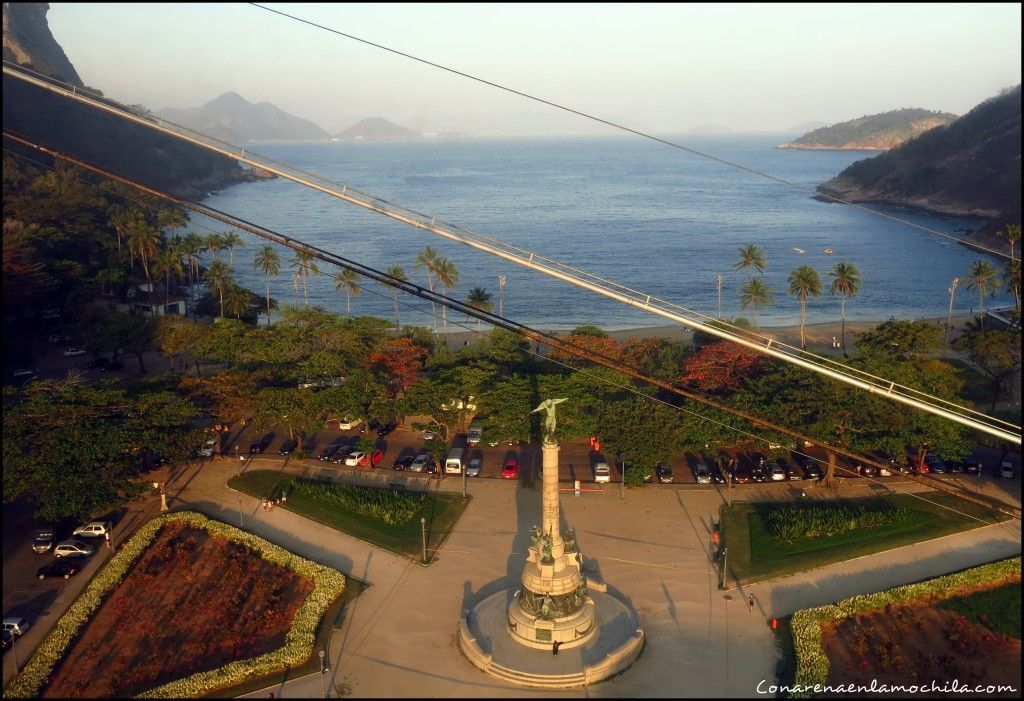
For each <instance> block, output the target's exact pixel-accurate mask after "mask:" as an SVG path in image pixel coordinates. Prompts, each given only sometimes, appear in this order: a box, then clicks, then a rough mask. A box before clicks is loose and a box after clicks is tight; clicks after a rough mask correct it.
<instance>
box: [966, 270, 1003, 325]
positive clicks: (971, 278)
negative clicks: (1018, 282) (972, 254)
mask: <svg viewBox="0 0 1024 701" xmlns="http://www.w3.org/2000/svg"><path fill="white" fill-rule="evenodd" d="M967 276H968V277H967V289H969V290H977V291H978V307H979V309H980V313H981V326H982V328H984V327H985V295H986V294H989V295H991V294H995V292H996V290H998V289H999V271H998V270H996V268H995V266H994V265H992V264H991V263H989V262H988V261H984V260H978V261H975V262H974V265H972V266H971V271H970V272H969V273H968V274H967Z"/></svg>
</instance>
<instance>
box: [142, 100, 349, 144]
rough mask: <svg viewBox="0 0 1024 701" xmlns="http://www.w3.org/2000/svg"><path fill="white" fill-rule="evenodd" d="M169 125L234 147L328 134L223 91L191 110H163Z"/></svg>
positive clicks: (270, 107) (265, 104) (269, 106)
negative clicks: (226, 142) (243, 144)
mask: <svg viewBox="0 0 1024 701" xmlns="http://www.w3.org/2000/svg"><path fill="white" fill-rule="evenodd" d="M156 115H157V116H158V117H164V118H165V119H169V120H171V121H172V122H175V123H177V124H181V125H183V126H186V127H188V128H189V129H194V130H196V131H198V132H201V133H203V134H208V135H209V136H212V137H215V138H217V139H222V140H224V141H228V142H231V143H234V144H240V143H243V142H246V141H326V140H327V139H329V138H330V135H329V134H328V133H327V132H326V131H324V130H323V129H321V128H320V127H318V126H317V125H316V124H313V122H310V121H309V120H307V119H301V118H299V117H294V116H292V115H290V114H288V113H287V112H283V111H281V110H280V109H278V108H277V107H275V106H274V105H272V104H270V103H269V102H261V103H259V104H253V103H252V102H249V101H248V100H246V99H245V98H243V97H242V96H241V95H239V94H238V93H234V92H226V93H224V94H223V95H221V96H220V97H217V98H215V99H213V100H210V101H209V102H207V103H206V104H205V105H203V106H201V107H196V108H193V109H184V110H180V109H172V108H168V109H162V110H160V111H159V112H157V113H156Z"/></svg>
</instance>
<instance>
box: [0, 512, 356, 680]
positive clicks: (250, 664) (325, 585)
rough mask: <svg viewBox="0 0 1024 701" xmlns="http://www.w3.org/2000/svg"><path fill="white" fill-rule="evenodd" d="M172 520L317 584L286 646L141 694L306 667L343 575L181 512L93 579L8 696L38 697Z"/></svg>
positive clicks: (148, 528) (138, 538) (138, 535)
mask: <svg viewBox="0 0 1024 701" xmlns="http://www.w3.org/2000/svg"><path fill="white" fill-rule="evenodd" d="M168 521H179V522H182V523H184V524H186V525H188V526H191V527H193V528H202V529H204V530H206V531H207V532H209V533H211V534H213V535H219V536H223V537H225V538H227V539H228V540H229V541H231V542H234V543H239V544H240V545H243V546H245V547H247V548H249V549H251V550H253V551H254V552H256V553H258V554H259V555H260V556H261V557H262V558H263V559H264V560H266V561H267V562H270V563H273V564H275V565H279V566H281V567H287V568H288V569H290V570H292V571H293V572H295V573H296V574H298V575H299V576H302V577H306V578H308V579H309V580H310V581H312V582H313V591H312V592H310V594H309V596H308V597H306V600H305V601H304V602H303V603H302V605H301V606H300V607H299V609H298V611H296V613H295V620H294V621H293V622H292V627H291V629H290V630H289V631H288V633H287V635H286V636H285V643H284V645H283V646H282V647H280V648H278V649H277V650H274V651H272V652H268V653H267V654H265V655H260V656H259V657H253V658H250V659H247V660H236V661H234V662H230V663H229V664H227V665H225V666H223V667H220V668H219V669H214V670H209V671H206V672H200V673H198V674H193V675H192V676H189V677H185V678H183V679H179V680H177V681H174V682H170V683H169V684H164V685H163V686H160V687H157V688H155V689H151V690H150V691H147V692H145V693H142V694H140V695H139V696H142V697H158V698H160V697H163V698H175V697H179V698H180V697H196V696H202V695H204V694H209V693H211V692H213V691H215V690H216V689H219V688H222V687H225V686H229V685H232V684H237V683H239V682H242V681H245V680H246V679H250V678H253V677H260V676H265V675H268V674H271V673H273V672H274V671H276V670H278V669H282V668H283V667H284V666H285V665H291V666H293V667H294V666H297V665H301V664H302V663H304V662H305V661H306V660H307V659H308V658H309V656H310V655H311V654H312V653H313V643H314V640H315V638H316V629H317V625H318V624H319V622H320V618H321V617H322V616H323V613H324V611H325V610H327V607H328V606H330V604H331V602H333V601H334V600H336V599H337V598H338V596H340V595H341V593H342V591H343V590H344V588H345V577H344V576H343V575H342V574H341V573H340V572H336V571H335V570H332V569H330V568H328V567H324V566H323V565H319V564H317V563H315V562H311V561H310V560H306V559H304V558H301V557H299V556H297V555H294V554H293V553H290V552H288V551H287V550H285V549H284V548H281V547H279V546H277V545H274V544H273V543H269V542H267V541H266V540H263V539H262V538H258V537H256V536H254V535H252V534H251V533H246V532H245V531H241V530H239V529H237V528H234V527H232V526H229V525H227V524H225V523H221V522H220V521H213V520H211V519H208V518H206V517H205V516H203V515H202V514H198V513H195V512H191V511H179V512H175V513H172V514H165V515H163V516H159V517H157V518H155V519H153V520H152V521H150V522H149V523H147V524H145V525H144V526H142V527H141V528H140V529H139V530H138V531H136V532H135V535H133V536H132V537H131V538H130V539H128V541H127V542H125V544H124V546H123V547H122V548H121V549H120V550H119V551H118V552H117V553H116V554H114V556H113V557H111V558H110V560H109V561H108V562H107V564H106V565H105V566H104V567H103V568H102V569H101V570H100V571H99V572H98V573H97V574H96V576H95V577H93V579H92V581H91V582H89V584H88V585H87V586H86V588H85V590H84V591H83V592H82V593H81V594H80V595H79V597H78V598H77V599H76V600H75V602H74V603H73V604H72V605H71V607H70V608H69V609H68V610H67V612H66V613H65V614H64V615H63V616H61V618H60V620H58V621H57V624H56V625H55V626H54V627H53V630H51V631H50V632H49V633H48V634H47V636H46V638H45V639H44V640H43V642H42V643H41V644H40V645H39V647H38V648H36V651H35V652H34V653H33V655H32V657H31V658H30V659H29V660H28V663H27V664H26V665H25V667H24V669H22V671H21V672H20V673H19V674H18V675H16V676H15V677H14V678H12V679H11V681H10V683H9V684H8V685H7V688H6V689H5V690H4V695H5V696H10V697H16V698H25V697H31V696H36V695H37V694H38V693H39V691H40V689H41V688H42V686H43V683H44V682H45V680H46V678H47V677H48V676H49V675H50V673H51V672H52V670H53V669H54V667H55V666H56V665H57V663H58V662H59V661H60V659H61V657H63V656H64V653H65V651H66V650H67V649H68V647H69V646H70V644H71V642H72V641H73V640H74V638H75V636H76V635H77V633H78V631H79V630H80V629H81V627H82V626H83V625H85V623H86V622H87V621H88V620H89V617H90V616H92V614H93V612H94V611H96V609H98V608H99V606H100V605H101V604H102V603H103V600H104V598H105V597H106V596H107V594H109V593H110V592H111V591H113V590H114V588H115V587H117V585H118V584H120V583H121V581H122V580H123V579H124V577H125V576H126V575H127V574H128V572H129V570H130V569H131V567H132V565H133V564H134V563H135V561H136V560H137V559H138V558H139V557H140V556H141V555H142V553H143V552H144V551H145V550H146V548H148V547H149V545H150V543H152V542H153V539H154V538H155V537H156V535H157V533H158V532H159V530H160V528H161V527H162V526H163V525H164V524H165V523H167V522H168Z"/></svg>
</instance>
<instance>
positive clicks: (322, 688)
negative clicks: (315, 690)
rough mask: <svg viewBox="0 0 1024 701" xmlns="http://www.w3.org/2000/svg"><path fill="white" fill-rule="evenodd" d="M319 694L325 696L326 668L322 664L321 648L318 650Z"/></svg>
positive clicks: (322, 652)
mask: <svg viewBox="0 0 1024 701" xmlns="http://www.w3.org/2000/svg"><path fill="white" fill-rule="evenodd" d="M320 695H321V696H322V697H324V698H325V699H326V698H327V668H326V667H325V666H324V651H323V650H320Z"/></svg>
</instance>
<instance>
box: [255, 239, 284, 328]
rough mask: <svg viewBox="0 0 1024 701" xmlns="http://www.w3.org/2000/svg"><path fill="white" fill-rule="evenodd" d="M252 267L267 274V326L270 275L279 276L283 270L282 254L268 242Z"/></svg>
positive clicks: (268, 320) (268, 321)
mask: <svg viewBox="0 0 1024 701" xmlns="http://www.w3.org/2000/svg"><path fill="white" fill-rule="evenodd" d="M252 267H253V270H259V271H260V272H262V273H263V274H264V275H266V276H267V326H270V277H271V276H273V277H277V274H278V273H279V272H281V256H279V255H278V253H277V251H275V250H274V247H273V246H271V245H269V244H267V245H266V246H264V247H263V248H261V249H260V250H259V253H257V254H256V257H255V258H253V261H252Z"/></svg>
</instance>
